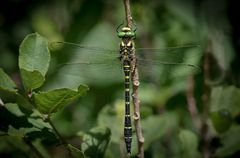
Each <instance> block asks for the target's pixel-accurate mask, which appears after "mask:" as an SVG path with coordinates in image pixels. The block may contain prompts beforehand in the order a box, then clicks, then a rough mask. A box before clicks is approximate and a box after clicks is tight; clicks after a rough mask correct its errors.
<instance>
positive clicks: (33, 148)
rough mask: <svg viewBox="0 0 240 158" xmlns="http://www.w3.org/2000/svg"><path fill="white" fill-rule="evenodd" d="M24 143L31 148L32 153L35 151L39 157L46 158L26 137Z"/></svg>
mask: <svg viewBox="0 0 240 158" xmlns="http://www.w3.org/2000/svg"><path fill="white" fill-rule="evenodd" d="M23 141H24V142H25V143H26V144H27V145H28V146H29V147H30V149H31V151H33V152H34V153H35V155H36V156H37V157H39V158H44V157H43V156H42V154H41V153H40V151H38V149H37V148H36V147H35V146H34V145H33V144H32V142H31V141H30V140H28V139H27V138H26V137H23Z"/></svg>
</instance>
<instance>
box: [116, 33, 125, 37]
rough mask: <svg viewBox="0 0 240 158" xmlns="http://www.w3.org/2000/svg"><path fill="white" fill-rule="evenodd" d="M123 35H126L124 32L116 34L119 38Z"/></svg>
mask: <svg viewBox="0 0 240 158" xmlns="http://www.w3.org/2000/svg"><path fill="white" fill-rule="evenodd" d="M125 35H126V33H125V32H118V37H119V38H122V37H124V36H125Z"/></svg>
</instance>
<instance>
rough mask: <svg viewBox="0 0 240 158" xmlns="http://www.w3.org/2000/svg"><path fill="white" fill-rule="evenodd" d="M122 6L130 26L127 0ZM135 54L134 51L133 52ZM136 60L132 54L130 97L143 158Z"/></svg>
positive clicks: (139, 150) (142, 157) (139, 155)
mask: <svg viewBox="0 0 240 158" xmlns="http://www.w3.org/2000/svg"><path fill="white" fill-rule="evenodd" d="M123 2H124V7H125V13H126V21H127V26H128V27H130V28H132V21H133V19H132V15H131V9H130V4H129V0H124V1H123ZM133 54H135V52H133ZM136 65H137V60H136V56H135V55H134V59H133V64H132V67H131V69H132V70H131V79H132V86H133V93H132V98H133V104H134V117H133V119H134V125H135V129H136V135H137V140H138V155H137V156H138V157H139V158H144V148H143V143H144V137H143V134H142V127H141V120H140V118H141V116H140V100H139V96H138V87H139V85H140V82H139V75H138V69H137V66H136Z"/></svg>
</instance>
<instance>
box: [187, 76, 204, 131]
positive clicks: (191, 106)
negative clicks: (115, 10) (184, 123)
mask: <svg viewBox="0 0 240 158" xmlns="http://www.w3.org/2000/svg"><path fill="white" fill-rule="evenodd" d="M194 85H195V81H194V77H193V75H190V76H189V77H188V88H187V92H186V96H187V102H188V111H189V113H190V115H191V118H192V120H193V124H194V125H195V127H196V128H197V130H198V131H199V130H200V128H201V127H200V126H201V120H200V117H199V113H198V110H197V105H196V100H195V98H194Z"/></svg>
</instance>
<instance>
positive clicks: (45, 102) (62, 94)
mask: <svg viewBox="0 0 240 158" xmlns="http://www.w3.org/2000/svg"><path fill="white" fill-rule="evenodd" d="M87 90H88V87H87V86H83V85H80V86H79V87H78V90H77V91H74V90H71V89H68V88H62V89H54V90H51V91H48V92H38V93H34V94H33V98H34V102H35V105H36V107H37V109H38V110H39V111H40V112H41V113H43V114H48V115H49V114H51V113H54V112H57V111H58V110H60V109H62V108H63V106H65V105H67V104H68V103H69V102H71V101H73V100H75V99H76V98H78V97H79V96H82V95H84V94H85V93H86V91H87Z"/></svg>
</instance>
